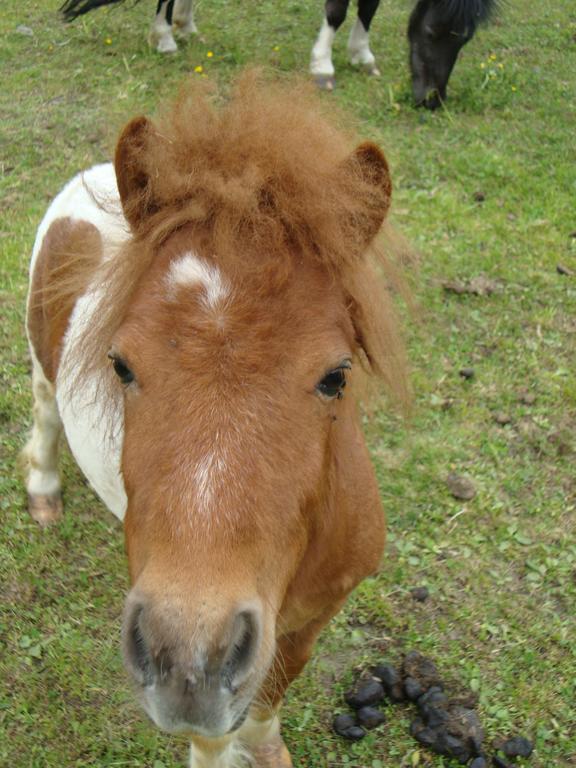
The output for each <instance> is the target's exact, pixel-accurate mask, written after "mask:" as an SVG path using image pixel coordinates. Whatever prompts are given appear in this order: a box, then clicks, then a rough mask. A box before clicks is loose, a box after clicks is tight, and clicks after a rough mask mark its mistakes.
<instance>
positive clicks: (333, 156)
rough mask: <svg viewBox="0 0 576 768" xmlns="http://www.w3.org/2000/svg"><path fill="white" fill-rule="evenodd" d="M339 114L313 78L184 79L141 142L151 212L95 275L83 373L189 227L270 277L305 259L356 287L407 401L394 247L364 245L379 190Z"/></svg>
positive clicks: (362, 318)
mask: <svg viewBox="0 0 576 768" xmlns="http://www.w3.org/2000/svg"><path fill="white" fill-rule="evenodd" d="M328 110H329V111H330V117H329V116H328V114H327V113H328ZM343 123H344V124H345V123H346V120H345V119H344V118H343V117H340V118H338V117H336V118H335V115H334V105H333V103H332V102H331V103H330V104H329V105H327V104H324V105H323V104H319V99H318V96H317V95H316V94H315V93H314V92H313V91H312V90H311V88H310V87H309V86H308V85H307V84H301V83H300V84H296V85H294V84H293V83H284V82H278V81H274V82H273V83H269V82H266V80H265V79H264V78H263V77H262V75H261V74H259V73H254V72H250V73H248V74H245V75H244V76H243V77H241V78H240V79H239V81H238V82H237V84H236V85H235V86H234V88H233V89H232V92H231V93H230V94H229V95H228V97H227V98H225V99H223V98H222V97H221V96H220V95H219V94H218V93H217V92H216V91H215V89H214V88H213V87H211V86H207V85H205V84H204V83H201V84H199V83H198V82H193V81H190V82H188V83H186V84H185V86H184V87H183V88H182V90H181V92H180V94H179V95H178V97H177V98H176V99H175V100H174V101H173V102H172V103H171V104H169V105H168V106H167V107H166V108H165V109H163V110H162V111H161V113H160V115H159V117H158V118H157V119H156V120H155V121H154V124H153V125H154V128H153V131H152V132H151V133H150V136H149V140H148V141H147V143H146V146H145V147H144V148H143V150H142V155H141V162H142V163H143V166H144V168H145V171H146V175H147V178H148V179H149V183H148V185H147V186H146V187H143V190H142V195H143V196H145V197H146V200H145V201H144V206H146V205H147V206H148V207H149V210H150V214H149V215H148V216H147V217H146V218H145V219H143V220H142V222H141V224H140V225H139V226H138V227H136V228H135V231H134V233H133V237H132V238H131V239H129V241H128V242H127V243H126V245H125V246H124V247H123V248H122V249H121V251H120V252H119V253H118V254H117V256H116V257H115V258H113V259H109V260H107V261H106V262H105V263H104V264H103V265H102V267H101V269H100V271H99V273H98V274H97V275H95V284H96V285H100V286H102V287H103V288H104V289H105V295H106V300H105V302H102V306H101V311H99V312H98V313H97V316H96V318H95V322H94V324H93V325H92V326H91V327H90V328H89V329H87V331H86V334H85V336H84V337H83V338H82V340H81V343H80V345H79V347H78V351H79V358H80V359H82V360H83V361H86V362H85V363H84V365H83V366H82V369H83V370H82V373H86V372H87V369H91V370H92V371H94V370H96V369H99V370H100V371H102V369H103V368H104V367H106V366H109V361H108V360H107V358H106V355H107V352H108V349H109V347H110V343H111V340H112V338H113V336H114V334H115V333H116V331H117V330H118V328H119V327H120V325H121V323H122V320H123V318H124V316H125V313H126V309H127V307H128V305H129V303H130V300H131V297H132V296H133V294H134V291H135V289H136V286H137V284H138V282H139V280H140V279H141V278H142V276H143V275H144V274H145V273H146V271H147V270H148V268H149V267H150V265H151V264H152V262H153V260H154V258H155V255H156V253H157V252H158V249H159V247H160V246H161V245H162V244H163V243H164V242H165V241H166V240H167V238H168V237H170V235H171V234H173V233H174V232H176V231H177V230H178V229H180V228H182V227H184V226H190V225H191V226H192V227H193V228H194V229H195V231H197V232H198V234H199V236H200V238H201V239H202V238H203V239H204V240H205V241H206V242H209V243H210V248H211V250H212V253H213V254H214V255H215V258H216V259H218V258H219V257H221V258H222V259H223V260H226V261H227V262H230V261H231V262H232V263H233V262H234V261H235V260H242V259H250V261H251V268H252V269H253V270H256V271H258V272H261V273H262V279H263V280H265V281H267V282H270V283H274V282H276V283H280V284H281V283H283V282H284V280H285V279H287V277H288V276H289V274H290V271H291V270H292V269H294V268H295V265H296V264H297V262H298V260H299V259H300V260H302V259H306V260H313V261H314V262H316V263H319V264H320V265H322V267H324V268H326V269H327V270H328V271H330V272H331V273H332V274H333V275H334V276H335V278H336V279H338V280H339V281H340V282H341V284H342V287H343V291H344V294H345V295H346V296H347V297H348V300H349V303H350V311H351V314H352V318H353V322H354V324H355V328H356V332H357V342H358V350H359V352H360V351H361V357H362V358H363V360H364V362H365V363H366V366H367V367H368V368H369V369H370V371H371V372H372V373H375V374H376V375H378V376H379V377H381V378H383V379H384V381H385V382H386V383H387V384H388V387H389V389H390V391H391V392H392V393H393V395H395V396H396V397H397V399H399V400H400V401H403V402H405V400H406V397H407V385H406V371H405V363H404V353H403V346H402V342H401V339H400V335H399V332H398V327H397V324H396V320H395V317H394V312H393V309H392V302H391V298H390V295H389V294H390V290H389V285H390V283H391V280H394V278H391V277H390V275H391V269H390V253H389V248H386V244H385V248H384V250H383V249H382V248H381V247H376V248H374V247H371V248H369V249H368V250H369V253H368V254H367V253H366V250H367V245H366V243H365V242H362V234H361V232H360V231H359V230H360V229H361V228H360V227H359V226H358V223H359V222H362V221H363V217H365V215H366V205H367V201H368V203H370V200H371V199H372V197H373V192H372V190H371V189H369V184H368V182H367V181H366V179H365V178H364V177H363V176H362V175H361V174H360V173H355V172H354V168H353V167H352V168H350V167H346V162H347V158H349V157H350V155H351V152H352V151H353V148H354V146H355V144H356V142H355V141H354V138H353V134H352V132H351V130H349V129H348V128H344V129H343V128H342V127H341V125H342V124H343ZM337 125H338V126H340V127H337ZM142 203H143V201H142V200H136V201H134V200H133V201H131V203H130V204H131V205H136V206H138V205H142ZM129 218H130V217H129ZM388 245H389V243H388ZM290 254H292V257H290ZM294 256H296V258H293V257H294ZM374 257H375V258H374ZM393 258H394V254H392V260H393ZM375 262H378V263H379V265H380V266H378V267H376V268H375V267H374V263H375ZM392 271H393V270H392ZM383 273H387V276H386V275H383ZM264 287H265V286H264Z"/></svg>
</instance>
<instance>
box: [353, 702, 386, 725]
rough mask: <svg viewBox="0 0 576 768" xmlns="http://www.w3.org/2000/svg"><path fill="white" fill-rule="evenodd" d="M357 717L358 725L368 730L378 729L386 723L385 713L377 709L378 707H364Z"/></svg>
mask: <svg viewBox="0 0 576 768" xmlns="http://www.w3.org/2000/svg"><path fill="white" fill-rule="evenodd" d="M356 717H357V721H358V725H361V726H362V727H363V728H367V729H368V730H370V729H372V728H377V727H378V726H379V725H382V723H384V722H385V721H386V717H385V715H384V712H381V711H380V710H379V709H376V707H362V709H359V710H358V712H357V714H356Z"/></svg>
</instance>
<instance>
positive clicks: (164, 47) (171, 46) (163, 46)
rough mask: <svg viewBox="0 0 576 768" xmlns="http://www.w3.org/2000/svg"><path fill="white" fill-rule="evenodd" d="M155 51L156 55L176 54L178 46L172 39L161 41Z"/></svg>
mask: <svg viewBox="0 0 576 768" xmlns="http://www.w3.org/2000/svg"><path fill="white" fill-rule="evenodd" d="M156 50H157V51H158V53H176V51H177V50H178V45H177V44H176V40H174V38H168V39H163V40H159V41H158V45H157V46H156Z"/></svg>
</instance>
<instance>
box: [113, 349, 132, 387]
mask: <svg viewBox="0 0 576 768" xmlns="http://www.w3.org/2000/svg"><path fill="white" fill-rule="evenodd" d="M108 357H109V358H110V360H112V367H113V368H114V373H115V374H116V376H118V378H119V379H120V381H121V382H122V384H131V383H132V382H133V381H134V374H133V373H132V371H131V370H130V368H128V366H127V365H126V363H125V362H124V360H122V358H120V357H116V356H115V355H112V354H110V355H108Z"/></svg>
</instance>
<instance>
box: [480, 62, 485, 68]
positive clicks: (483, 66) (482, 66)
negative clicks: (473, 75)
mask: <svg viewBox="0 0 576 768" xmlns="http://www.w3.org/2000/svg"><path fill="white" fill-rule="evenodd" d="M480 69H486V64H484V62H483V61H481V62H480Z"/></svg>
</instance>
